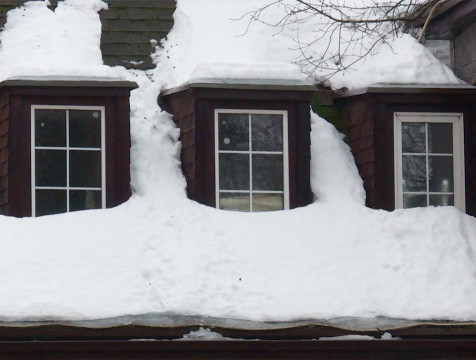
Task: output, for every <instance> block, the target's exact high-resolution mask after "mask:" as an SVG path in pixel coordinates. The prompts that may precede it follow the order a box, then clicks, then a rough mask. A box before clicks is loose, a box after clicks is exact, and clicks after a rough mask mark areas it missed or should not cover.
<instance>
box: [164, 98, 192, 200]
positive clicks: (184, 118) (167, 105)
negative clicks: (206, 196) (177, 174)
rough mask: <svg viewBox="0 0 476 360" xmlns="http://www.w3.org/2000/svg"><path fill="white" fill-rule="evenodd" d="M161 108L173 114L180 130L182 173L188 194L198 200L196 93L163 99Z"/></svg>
mask: <svg viewBox="0 0 476 360" xmlns="http://www.w3.org/2000/svg"><path fill="white" fill-rule="evenodd" d="M162 100H163V103H161V104H160V105H161V107H162V109H163V110H165V111H167V112H168V113H170V114H173V120H174V122H175V124H177V127H178V128H179V129H180V138H179V140H180V141H181V143H182V150H181V154H180V158H181V162H182V171H183V173H184V176H185V179H186V180H187V194H188V196H189V197H190V198H191V199H194V200H196V198H195V196H196V186H195V178H196V174H195V171H196V166H195V161H196V151H197V149H196V143H195V142H196V132H195V119H196V117H195V93H194V92H193V91H192V90H188V91H183V92H180V93H175V94H173V95H172V96H168V97H166V98H163V99H162Z"/></svg>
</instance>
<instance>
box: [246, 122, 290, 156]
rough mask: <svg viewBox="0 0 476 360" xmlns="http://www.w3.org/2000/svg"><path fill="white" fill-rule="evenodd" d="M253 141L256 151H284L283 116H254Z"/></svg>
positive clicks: (252, 124) (252, 123) (252, 125)
mask: <svg viewBox="0 0 476 360" xmlns="http://www.w3.org/2000/svg"><path fill="white" fill-rule="evenodd" d="M251 139H252V140H251V144H252V148H253V150H254V151H283V116H282V115H274V114H273V115H272V114H252V115H251Z"/></svg>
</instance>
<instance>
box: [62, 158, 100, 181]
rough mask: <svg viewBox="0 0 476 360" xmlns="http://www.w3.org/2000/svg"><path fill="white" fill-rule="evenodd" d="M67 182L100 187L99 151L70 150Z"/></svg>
mask: <svg viewBox="0 0 476 360" xmlns="http://www.w3.org/2000/svg"><path fill="white" fill-rule="evenodd" d="M69 184H70V186H76V187H101V152H100V151H70V153H69Z"/></svg>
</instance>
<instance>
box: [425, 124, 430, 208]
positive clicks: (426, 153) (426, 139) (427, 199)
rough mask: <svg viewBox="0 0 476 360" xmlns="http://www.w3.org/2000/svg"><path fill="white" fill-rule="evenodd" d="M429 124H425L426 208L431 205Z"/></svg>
mask: <svg viewBox="0 0 476 360" xmlns="http://www.w3.org/2000/svg"><path fill="white" fill-rule="evenodd" d="M428 152H429V148H428V123H427V122H426V123H425V157H426V159H425V160H426V161H425V163H426V206H429V205H430V163H429V162H430V157H429V156H428Z"/></svg>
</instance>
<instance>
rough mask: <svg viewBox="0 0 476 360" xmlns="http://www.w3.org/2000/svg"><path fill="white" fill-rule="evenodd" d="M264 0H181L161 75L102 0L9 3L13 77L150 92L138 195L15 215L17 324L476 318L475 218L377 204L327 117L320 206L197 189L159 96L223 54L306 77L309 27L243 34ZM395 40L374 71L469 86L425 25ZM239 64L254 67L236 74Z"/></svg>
mask: <svg viewBox="0 0 476 360" xmlns="http://www.w3.org/2000/svg"><path fill="white" fill-rule="evenodd" d="M255 4H256V1H255V0H246V1H245V0H243V1H236V0H203V1H196V0H178V3H177V12H176V15H175V26H174V29H173V30H172V32H171V34H170V36H169V37H168V40H167V41H166V42H165V43H164V44H163V49H162V50H159V51H158V54H157V56H156V62H157V68H156V69H155V70H154V71H153V72H150V73H146V72H141V71H127V70H125V69H123V68H120V67H116V68H109V67H107V66H105V65H103V64H102V61H101V57H100V50H99V35H100V21H99V17H98V16H97V13H96V12H97V11H98V10H99V9H101V8H103V7H104V6H105V4H104V3H103V2H101V1H99V0H87V1H85V0H65V1H64V2H60V3H59V5H58V7H57V9H56V10H55V12H54V13H53V12H51V10H49V9H48V8H47V7H46V3H45V2H41V1H36V2H30V3H27V4H26V5H25V7H21V8H19V9H17V10H14V11H13V12H11V13H10V14H9V16H8V22H7V24H6V26H5V30H4V31H3V32H2V33H1V35H0V36H1V41H2V47H1V48H0V69H1V70H0V79H2V80H4V79H7V78H9V77H12V76H32V75H37V76H38V75H41V76H93V77H101V78H103V77H113V78H117V77H120V78H122V79H125V80H130V81H135V82H137V83H138V84H139V88H138V89H136V90H134V91H133V92H132V94H131V137H132V148H131V161H132V163H131V176H132V183H131V185H132V187H133V190H134V191H133V193H134V194H133V196H132V198H131V199H130V200H129V201H128V202H126V203H125V204H123V205H121V206H118V207H116V208H114V209H108V210H94V211H84V212H76V213H69V214H61V215H54V216H45V217H40V218H24V219H16V218H9V217H5V216H0V245H1V247H2V251H1V252H0V288H1V289H2V296H0V319H1V320H2V321H5V322H8V323H12V322H14V321H19V322H25V321H26V322H31V321H51V320H55V321H67V322H69V321H86V320H94V321H99V320H98V319H110V318H113V319H119V321H124V322H127V321H128V320H127V319H129V317H134V316H139V317H143V318H148V316H152V318H153V319H154V320H153V322H154V324H156V325H160V324H164V323H167V324H169V321H170V323H171V324H177V321H178V320H176V319H178V318H180V316H192V317H197V318H200V319H204V318H210V317H212V318H215V319H227V321H231V322H233V321H235V320H239V321H244V322H247V321H249V322H250V323H248V324H251V322H254V323H259V324H262V323H263V322H289V321H291V322H292V321H301V320H303V321H305V322H312V321H317V320H318V319H321V320H322V319H325V320H329V321H330V319H333V318H339V319H345V320H342V321H344V322H349V321H350V320H349V319H351V318H362V319H370V320H369V321H371V322H372V321H378V320H377V319H381V318H382V317H384V318H386V319H387V318H388V319H406V320H409V321H420V320H422V319H426V320H435V319H436V320H442V321H447V320H455V321H474V320H476V305H475V302H474V299H475V298H476V281H475V275H474V274H475V255H474V251H475V248H476V220H475V219H474V218H473V217H470V216H467V215H464V214H462V213H460V212H459V211H458V210H456V209H455V208H452V207H447V208H431V207H430V208H418V209H411V210H397V211H394V212H387V211H383V210H373V209H369V208H366V207H365V206H364V203H365V191H364V189H363V186H362V180H361V178H360V176H359V173H358V171H357V168H356V166H355V162H354V159H353V157H352V155H351V152H350V150H349V147H348V146H347V145H346V144H345V143H344V142H343V135H341V134H339V133H338V132H337V131H336V129H335V128H334V127H333V126H332V125H331V124H329V123H328V122H326V121H325V120H323V119H321V118H320V117H318V116H317V115H315V114H312V132H311V139H312V149H311V151H312V161H311V185H312V190H313V193H314V195H315V198H316V201H315V202H314V203H313V204H311V205H309V206H307V207H303V208H298V209H294V210H289V211H278V212H273V213H254V214H244V213H235V212H228V211H220V210H217V209H213V208H209V207H206V206H202V205H200V204H197V203H195V202H192V201H190V200H188V199H187V197H186V194H185V180H184V178H183V175H182V173H181V170H180V163H179V160H178V154H179V151H180V143H179V142H178V135H179V134H178V130H177V129H176V128H175V126H174V124H173V121H172V119H171V117H170V115H169V114H166V113H164V112H161V109H160V108H159V107H158V105H157V102H156V99H157V95H158V93H159V89H160V88H164V87H173V86H176V85H181V84H183V83H184V82H186V81H188V80H193V78H194V77H193V76H192V74H193V73H194V70H195V69H196V67H197V66H198V65H200V64H202V65H200V66H204V67H202V69H205V68H207V69H208V70H207V71H198V72H197V73H198V74H199V75H200V76H197V77H196V78H197V79H198V78H200V77H202V76H204V74H206V73H208V74H210V71H209V70H210V69H211V68H210V67H207V66H206V64H207V63H209V64H210V63H215V64H216V63H217V62H218V63H220V64H224V66H222V67H221V68H220V69H222V70H223V71H220V72H217V73H215V74H214V76H213V77H214V78H216V77H219V78H227V79H240V78H243V79H245V78H249V77H250V74H254V73H253V71H254V70H253V69H252V68H253V67H254V66H255V65H256V66H258V65H259V66H260V67H259V68H260V69H262V71H263V72H264V73H265V74H263V76H262V78H261V80H265V81H271V82H272V81H274V80H273V79H275V78H277V79H280V81H281V80H283V81H284V80H285V81H291V82H293V81H305V76H304V75H303V74H302V73H301V72H300V71H299V69H298V68H297V67H296V66H295V65H292V62H293V59H294V56H295V55H294V54H295V52H293V51H290V50H289V48H290V47H292V46H291V45H292V41H291V39H292V37H293V36H294V35H293V34H295V31H296V29H294V30H293V29H286V30H283V31H282V32H281V33H279V34H273V32H274V31H273V30H269V29H268V28H266V27H264V26H262V25H258V24H256V25H254V26H253V27H252V28H250V29H249V30H248V32H247V33H246V34H244V35H242V36H237V34H240V31H238V29H239V28H240V27H241V26H242V25H240V24H239V21H236V20H233V19H236V18H237V17H239V16H240V14H241V13H242V12H243V11H246V9H248V7H250V6H255ZM212 8H213V11H210V9H212ZM302 31H303V30H301V32H302ZM396 42H397V43H396V44H397V45H396V46H395V47H394V50H395V49H397V50H399V49H400V50H402V51H403V53H402V55H401V58H399V57H398V53H397V54H393V52H391V51H390V50H385V46H386V45H383V48H382V49H381V52H380V54H384V55H380V56H381V57H380V60H377V59H379V58H378V56H379V55H378V54H377V55H376V56H377V57H376V58H374V60H369V62H368V64H372V63H373V64H374V65H375V66H376V69H375V76H371V77H370V80H371V81H372V82H381V81H383V80H386V79H389V78H391V79H395V74H390V75H386V74H387V73H389V72H392V71H393V70H396V71H397V70H398V71H399V72H398V79H399V80H403V79H405V80H406V81H407V82H412V83H414V82H419V83H432V84H434V83H441V82H443V83H450V84H459V83H460V82H459V81H458V80H457V79H456V78H455V77H454V76H453V75H452V74H451V72H450V71H449V70H448V69H447V68H445V67H444V66H443V65H441V64H439V63H438V62H437V60H436V59H434V58H433V57H431V56H430V55H429V54H428V53H427V52H426V51H425V50H424V48H423V47H421V46H420V45H418V44H416V42H415V41H414V40H412V39H411V38H410V37H408V36H402V37H401V38H399V39H397V40H396ZM390 53H391V54H390ZM385 54H387V55H385ZM19 55H20V56H19ZM413 56H417V57H418V58H417V60H418V61H415V62H414V61H410V59H409V57H413ZM18 58H20V59H25V60H20V61H17V59H18ZM12 59H15V61H14V60H12ZM27 59H29V60H27ZM230 63H240V64H241V65H240V66H243V64H244V66H246V67H247V68H248V72H247V71H244V72H243V73H241V72H239V73H236V72H234V71H235V70H236V69H234V67H233V66H229V65H227V64H230ZM415 63H416V64H415ZM5 64H9V65H12V64H14V66H8V67H6V66H5ZM203 64H205V65H203ZM260 64H261V65H260ZM263 64H264V65H263ZM269 64H274V65H269ZM280 64H281V65H280ZM391 64H397V65H398V66H397V67H396V68H394V67H392V66H391ZM400 67H403V68H402V69H400ZM241 68H243V67H241ZM263 69H267V70H263ZM277 69H278V70H279V73H280V76H279V77H277V76H274V75H273V74H274V73H275V71H276V70H277ZM390 70H392V71H390ZM428 70H431V71H428ZM369 71H370V70H369ZM360 74H365V71H363V72H362V73H361V72H358V73H357V75H356V78H358V79H359V78H360V79H362V77H359V76H360ZM264 75H266V76H264ZM252 77H253V76H252ZM350 78H351V76H350V74H346V75H345V76H343V77H342V78H341V80H336V81H341V83H339V85H338V86H339V87H340V86H342V85H343V84H344V83H345V84H346V86H348V87H350V88H352V86H350V85H352V84H359V86H364V84H365V85H367V83H364V82H362V81H361V80H359V81H357V80H355V82H353V80H352V81H350V80H349V79H350ZM344 80H345V81H344ZM347 80H349V81H347ZM235 81H237V82H239V81H240V80H235ZM349 84H350V85H349ZM448 294H451V296H448ZM121 319H122V320H121ZM170 319H171V320H170ZM105 321H106V320H105ZM389 321H390V320H389ZM392 321H395V322H398V321H399V320H392ZM390 322H391V321H390ZM157 323H159V324H157Z"/></svg>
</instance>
